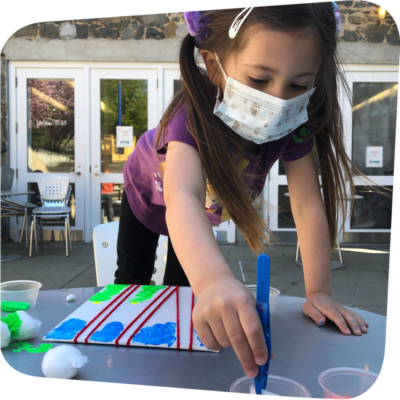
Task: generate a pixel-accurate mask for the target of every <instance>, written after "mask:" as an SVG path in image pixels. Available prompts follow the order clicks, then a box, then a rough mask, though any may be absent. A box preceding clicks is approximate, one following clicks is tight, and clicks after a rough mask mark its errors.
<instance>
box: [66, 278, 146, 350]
mask: <svg viewBox="0 0 400 400" xmlns="http://www.w3.org/2000/svg"><path fill="white" fill-rule="evenodd" d="M133 286H134V285H130V286H128V287H127V288H126V289H124V290H123V291H122V292H121V293H120V294H119V295H118V296H117V297H116V298H115V299H114V300H113V301H112V302H111V303H110V304H109V305H108V306H107V307H106V308H103V310H101V311H100V312H99V313H98V314H97V315H96V316H95V317H94V318H93V319H92V320H91V321H90V322H89V323H88V324H87V325H86V326H85V327H84V328H82V329H81V330H80V331H79V332H78V334H77V335H76V336H75V338H74V343H77V342H78V338H79V336H81V335H82V333H83V332H85V330H86V329H87V328H89V326H90V325H91V324H92V323H93V322H94V321H96V319H97V318H98V317H100V315H101V314H103V312H105V311H106V310H107V309H108V308H109V307H111V306H112V305H113V304H114V303H115V302H117V301H118V299H120V298H121V297H122V296H123V295H124V294H125V293H126V292H128V291H130V290H131V288H132V287H133ZM138 287H139V286H137V287H136V288H135V289H134V290H133V292H134V291H135V290H136V289H137V288H138ZM133 292H132V293H133Z"/></svg>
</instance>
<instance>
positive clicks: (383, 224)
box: [350, 186, 393, 229]
mask: <svg viewBox="0 0 400 400" xmlns="http://www.w3.org/2000/svg"><path fill="white" fill-rule="evenodd" d="M387 188H388V189H390V190H392V189H393V186H387ZM377 189H379V188H377ZM380 191H383V189H380ZM356 193H357V194H358V195H360V196H363V199H360V200H355V202H354V209H353V214H352V216H351V217H352V218H351V221H350V227H351V229H390V227H391V220H392V199H391V198H388V197H386V196H383V195H381V194H379V193H375V192H373V191H371V190H369V189H366V188H364V187H363V186H356ZM388 193H389V194H390V192H388Z"/></svg>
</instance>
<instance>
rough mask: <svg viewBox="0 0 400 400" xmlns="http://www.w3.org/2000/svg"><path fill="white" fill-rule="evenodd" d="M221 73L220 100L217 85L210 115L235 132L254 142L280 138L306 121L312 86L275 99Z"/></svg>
mask: <svg viewBox="0 0 400 400" xmlns="http://www.w3.org/2000/svg"><path fill="white" fill-rule="evenodd" d="M215 56H216V58H217V62H218V65H219V67H220V68H221V71H222V73H223V74H224V77H225V81H226V86H225V91H224V97H223V100H222V102H221V101H220V100H219V87H218V93H217V100H216V103H215V107H214V114H215V115H216V116H217V117H219V118H220V119H221V120H222V121H223V122H224V123H225V124H226V125H227V126H229V128H231V129H232V130H234V131H235V132H236V133H237V134H238V135H240V136H242V137H243V138H245V139H247V140H251V141H253V142H255V143H257V144H261V143H265V142H270V141H273V140H277V139H281V138H283V137H284V136H286V135H288V134H289V133H291V132H292V131H293V130H294V129H296V128H297V127H299V126H300V125H302V124H304V123H305V122H306V121H308V114H307V106H308V102H309V99H310V97H311V95H312V94H313V93H314V91H315V87H314V88H312V89H311V90H309V91H308V92H306V93H303V94H302V95H300V96H298V97H295V98H293V99H290V100H283V99H279V98H278V97H274V96H271V95H269V94H267V93H263V92H261V91H259V90H257V89H253V88H251V87H249V86H247V85H244V84H243V83H240V82H238V81H237V80H235V79H233V78H231V77H227V75H226V73H225V71H224V69H223V68H222V65H221V64H220V62H219V59H218V56H217V54H215Z"/></svg>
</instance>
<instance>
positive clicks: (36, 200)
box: [27, 182, 76, 226]
mask: <svg viewBox="0 0 400 400" xmlns="http://www.w3.org/2000/svg"><path fill="white" fill-rule="evenodd" d="M69 186H70V187H71V193H70V195H69V198H68V199H67V206H68V207H70V208H71V213H70V215H69V220H70V222H71V226H75V214H76V207H75V198H76V197H75V183H73V182H70V184H69ZM27 189H28V191H32V192H35V193H34V194H29V195H28V202H29V203H32V204H36V205H37V206H38V207H41V206H42V202H41V200H40V192H39V186H38V184H37V183H36V182H28V188H27ZM42 221H43V226H64V220H63V219H60V218H54V219H51V218H42Z"/></svg>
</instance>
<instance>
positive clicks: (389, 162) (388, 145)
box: [352, 82, 398, 176]
mask: <svg viewBox="0 0 400 400" xmlns="http://www.w3.org/2000/svg"><path fill="white" fill-rule="evenodd" d="M397 91H398V84H397V83H395V82H390V83H388V82H373V83H371V82H362V83H354V84H353V104H354V106H353V142H352V160H353V162H354V163H355V165H356V166H357V167H358V168H359V169H360V170H361V172H363V173H364V174H365V175H369V176H373V175H393V169H394V148H395V134H396V112H397ZM369 146H378V147H381V148H382V149H381V150H382V166H379V164H378V163H377V164H376V165H377V167H374V168H372V167H370V165H374V164H372V163H369V161H368V158H367V156H366V155H367V147H369ZM367 162H368V164H367ZM373 162H374V160H373ZM367 165H368V166H367Z"/></svg>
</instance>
